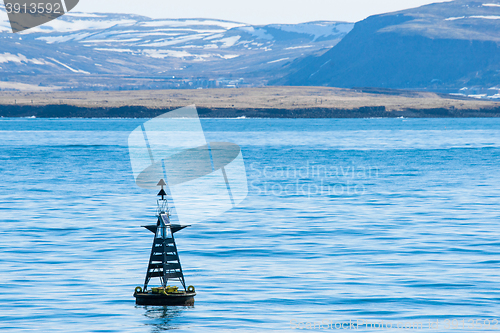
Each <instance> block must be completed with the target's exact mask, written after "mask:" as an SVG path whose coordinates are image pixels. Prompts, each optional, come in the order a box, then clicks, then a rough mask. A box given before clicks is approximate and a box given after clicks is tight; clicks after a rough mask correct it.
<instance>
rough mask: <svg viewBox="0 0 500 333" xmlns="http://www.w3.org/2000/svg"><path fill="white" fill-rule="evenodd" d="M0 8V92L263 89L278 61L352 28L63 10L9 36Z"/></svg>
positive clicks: (318, 47)
mask: <svg viewBox="0 0 500 333" xmlns="http://www.w3.org/2000/svg"><path fill="white" fill-rule="evenodd" d="M2 13H3V14H4V15H3V20H2V19H1V18H2V16H1V15H0V40H1V43H0V67H1V68H0V71H1V77H0V89H2V88H3V89H5V87H6V86H10V87H12V88H11V89H20V88H19V87H20V84H24V85H29V86H31V87H32V88H36V87H43V89H45V88H47V86H48V87H51V89H54V90H57V89H63V90H101V89H104V90H106V89H160V88H208V87H236V86H263V85H266V84H267V81H268V80H269V79H270V78H273V77H279V76H282V74H283V73H282V72H281V71H282V66H283V64H285V63H288V62H293V61H294V60H295V59H297V58H301V57H304V56H306V55H309V54H319V53H322V52H325V51H326V50H328V49H330V48H331V47H332V46H333V45H335V44H336V43H337V42H338V41H339V40H341V39H342V38H343V37H344V36H345V35H346V34H347V33H348V32H349V31H350V29H351V28H352V26H353V25H354V24H352V23H346V22H330V21H316V22H306V23H301V24H295V25H291V24H270V25H266V26H252V25H248V24H244V23H239V22H232V21H226V20H215V19H150V18H148V17H145V16H139V15H128V14H102V13H78V12H76V13H74V12H70V13H68V14H66V15H64V16H62V17H60V18H59V19H57V20H54V21H51V22H48V23H47V24H44V25H42V26H39V27H35V28H33V29H30V30H27V31H24V32H22V33H19V34H15V35H14V34H12V33H10V32H9V29H10V28H9V26H8V21H7V17H6V14H5V11H3V8H1V7H0V14H2ZM2 81H3V83H2ZM14 83H17V85H16V84H14ZM16 87H17V88H16Z"/></svg>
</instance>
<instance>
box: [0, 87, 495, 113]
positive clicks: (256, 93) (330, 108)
mask: <svg viewBox="0 0 500 333" xmlns="http://www.w3.org/2000/svg"><path fill="white" fill-rule="evenodd" d="M187 105H196V107H197V109H198V113H199V116H200V118H238V117H245V118H398V117H405V118H470V117H474V118H476V117H488V118H490V117H500V101H491V100H476V99H470V98H458V97H456V96H448V95H443V94H437V93H432V92H422V91H407V90H390V89H380V88H370V89H368V88H355V89H343V88H328V87H264V88H237V89H203V90H137V91H80V92H52V93H35V92H0V117H1V116H3V117H31V116H35V117H38V118H154V117H156V116H158V115H161V114H163V113H166V112H168V111H171V110H175V109H178V108H181V107H184V106H187Z"/></svg>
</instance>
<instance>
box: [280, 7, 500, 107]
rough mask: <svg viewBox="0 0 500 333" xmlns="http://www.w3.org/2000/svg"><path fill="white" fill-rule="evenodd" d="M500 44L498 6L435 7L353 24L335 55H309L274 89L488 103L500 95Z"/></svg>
mask: <svg viewBox="0 0 500 333" xmlns="http://www.w3.org/2000/svg"><path fill="white" fill-rule="evenodd" d="M485 5H489V6H485ZM493 5H494V6H493ZM457 15H461V16H457ZM499 42H500V2H498V1H497V0H489V3H488V4H485V3H482V2H478V1H466V0H461V1H452V2H445V3H437V4H430V5H426V6H422V7H419V8H413V9H408V10H404V11H398V12H394V13H387V14H380V15H375V16H370V17H368V18H367V19H365V20H363V21H360V22H358V23H356V24H355V26H354V28H353V29H352V30H351V32H350V33H349V34H348V35H347V36H346V37H345V38H344V39H342V41H341V42H339V43H338V44H337V45H336V46H334V47H333V48H332V49H331V50H329V51H327V52H326V53H324V54H323V55H321V56H319V57H315V56H309V57H308V58H307V59H304V60H302V61H301V62H300V63H298V64H296V66H295V68H292V69H291V73H289V74H288V75H286V76H285V77H284V78H281V79H277V80H276V81H274V82H273V83H274V84H278V85H280V84H285V85H306V86H309V85H315V86H336V87H345V88H350V87H355V86H367V87H368V86H371V87H381V88H392V89H424V90H432V91H438V92H445V93H462V94H465V93H464V91H465V90H468V91H469V93H468V95H477V94H478V93H480V96H481V94H482V95H484V96H486V95H487V94H486V93H485V91H488V90H491V92H490V97H491V96H495V95H498V93H499V91H498V90H499V89H491V88H495V87H498V86H500V47H499ZM499 96H500V95H499ZM497 98H498V97H497Z"/></svg>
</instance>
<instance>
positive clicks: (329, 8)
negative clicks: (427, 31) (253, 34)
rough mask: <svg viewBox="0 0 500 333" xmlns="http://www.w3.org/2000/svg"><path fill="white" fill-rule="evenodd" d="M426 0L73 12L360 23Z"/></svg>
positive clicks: (200, 4)
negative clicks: (374, 16) (375, 15)
mask: <svg viewBox="0 0 500 333" xmlns="http://www.w3.org/2000/svg"><path fill="white" fill-rule="evenodd" d="M432 2H443V1H439V0H437V1H428V0H251V1H249V0H245V1H238V0H80V3H79V4H78V5H77V6H76V8H75V9H74V11H81V12H110V13H133V14H139V15H144V16H149V17H153V18H216V19H224V20H230V21H238V22H243V23H251V24H268V23H300V22H307V21H318V20H327V21H348V22H356V21H360V20H362V19H364V18H366V17H368V16H370V15H374V14H380V13H386V12H392V11H396V10H401V9H406V8H412V7H418V6H421V5H425V4H429V3H432Z"/></svg>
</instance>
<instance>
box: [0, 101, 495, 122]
mask: <svg viewBox="0 0 500 333" xmlns="http://www.w3.org/2000/svg"><path fill="white" fill-rule="evenodd" d="M180 107H182V106H178V107H171V108H154V109H152V108H147V107H144V106H121V107H82V106H75V105H68V104H53V105H51V104H49V105H43V106H42V105H0V117H5V118H33V117H34V118H87V119H89V118H111V119H112V118H145V119H150V118H154V117H156V116H159V115H161V114H163V113H166V112H169V111H172V110H175V109H177V108H180ZM197 110H198V114H199V117H200V118H226V119H238V118H240V119H242V118H284V119H307V118H310V119H320V118H325V119H326V118H401V117H403V118H497V117H500V106H498V107H493V108H479V109H456V108H449V109H447V108H431V109H405V110H398V111H388V110H386V108H385V107H383V106H364V107H360V108H354V109H337V108H296V109H281V108H247V109H239V108H238V109H237V108H207V107H197Z"/></svg>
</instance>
